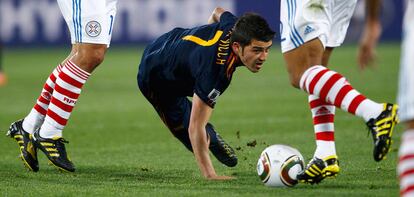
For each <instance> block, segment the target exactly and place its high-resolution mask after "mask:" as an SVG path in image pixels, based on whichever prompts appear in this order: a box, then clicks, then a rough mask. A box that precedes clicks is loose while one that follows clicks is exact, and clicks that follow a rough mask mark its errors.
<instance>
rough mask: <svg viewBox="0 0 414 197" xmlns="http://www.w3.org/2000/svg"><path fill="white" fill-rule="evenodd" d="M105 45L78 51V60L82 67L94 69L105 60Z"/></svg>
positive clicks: (91, 46) (92, 46)
mask: <svg viewBox="0 0 414 197" xmlns="http://www.w3.org/2000/svg"><path fill="white" fill-rule="evenodd" d="M105 52H106V45H90V46H87V47H83V48H82V47H81V48H80V49H79V50H78V54H77V56H78V58H79V59H80V62H81V64H82V65H83V66H85V67H87V68H89V69H94V68H96V67H97V66H98V65H99V64H101V63H102V62H103V60H104V58H105Z"/></svg>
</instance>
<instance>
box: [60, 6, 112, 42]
mask: <svg viewBox="0 0 414 197" xmlns="http://www.w3.org/2000/svg"><path fill="white" fill-rule="evenodd" d="M116 3H117V0H87V1H85V0H83V1H82V0H58V4H59V7H60V10H61V12H62V15H63V17H64V19H65V21H66V23H67V25H68V28H69V30H70V34H71V41H72V44H74V43H93V44H106V45H107V46H109V43H110V41H111V36H112V27H113V22H114V20H115V15H116Z"/></svg>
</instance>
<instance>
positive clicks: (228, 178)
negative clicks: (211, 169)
mask: <svg viewBox="0 0 414 197" xmlns="http://www.w3.org/2000/svg"><path fill="white" fill-rule="evenodd" d="M207 179H208V180H210V181H226V180H233V179H236V177H232V176H219V175H214V176H210V177H207Z"/></svg>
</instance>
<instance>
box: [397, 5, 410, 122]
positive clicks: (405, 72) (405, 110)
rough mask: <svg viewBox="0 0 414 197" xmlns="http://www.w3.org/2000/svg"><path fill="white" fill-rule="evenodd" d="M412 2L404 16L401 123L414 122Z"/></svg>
mask: <svg viewBox="0 0 414 197" xmlns="http://www.w3.org/2000/svg"><path fill="white" fill-rule="evenodd" d="M413 20H414V2H413V1H408V7H407V9H406V11H405V16H404V27H403V31H404V38H403V42H402V49H401V50H402V52H401V62H400V77H399V80H400V81H399V90H398V96H397V103H398V104H399V105H400V108H399V118H400V120H401V121H403V122H404V121H408V120H414V45H413V43H414V26H413Z"/></svg>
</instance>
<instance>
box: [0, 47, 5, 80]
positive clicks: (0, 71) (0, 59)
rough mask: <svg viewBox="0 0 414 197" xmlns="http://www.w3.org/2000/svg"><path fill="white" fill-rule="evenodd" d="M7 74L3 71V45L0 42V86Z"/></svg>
mask: <svg viewBox="0 0 414 197" xmlns="http://www.w3.org/2000/svg"><path fill="white" fill-rule="evenodd" d="M6 83H7V76H6V74H5V73H4V72H3V45H1V44H0V87H1V86H4V85H6Z"/></svg>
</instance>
